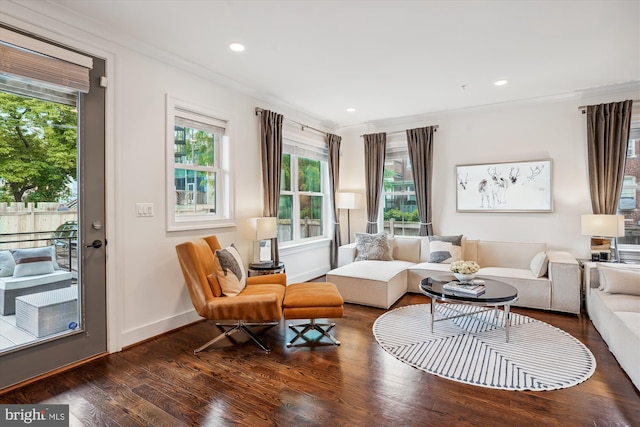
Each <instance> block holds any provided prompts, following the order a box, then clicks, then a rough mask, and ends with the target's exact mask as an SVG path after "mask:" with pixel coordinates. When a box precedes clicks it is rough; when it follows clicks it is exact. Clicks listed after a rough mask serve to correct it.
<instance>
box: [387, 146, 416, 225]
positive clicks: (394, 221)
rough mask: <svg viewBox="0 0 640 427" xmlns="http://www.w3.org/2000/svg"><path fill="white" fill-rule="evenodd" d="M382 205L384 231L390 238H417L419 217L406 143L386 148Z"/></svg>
mask: <svg viewBox="0 0 640 427" xmlns="http://www.w3.org/2000/svg"><path fill="white" fill-rule="evenodd" d="M381 205H382V214H383V218H384V230H385V231H387V232H389V233H390V234H392V235H395V234H398V235H403V236H417V235H418V233H419V232H420V217H419V216H418V207H417V203H416V190H415V185H414V183H413V172H412V170H411V161H410V160H409V152H408V151H407V149H406V143H405V147H402V148H394V147H393V146H392V147H391V148H390V147H389V146H387V153H386V159H385V162H384V177H383V195H382V203H381Z"/></svg>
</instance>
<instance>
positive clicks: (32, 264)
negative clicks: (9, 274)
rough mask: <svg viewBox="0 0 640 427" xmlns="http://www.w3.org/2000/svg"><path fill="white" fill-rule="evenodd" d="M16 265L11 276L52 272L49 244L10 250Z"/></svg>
mask: <svg viewBox="0 0 640 427" xmlns="http://www.w3.org/2000/svg"><path fill="white" fill-rule="evenodd" d="M11 254H12V255H13V260H14V261H15V263H16V267H15V268H14V270H13V277H26V276H36V275H38V274H49V273H53V272H54V270H55V268H54V265H53V257H52V256H51V254H52V251H51V246H46V247H42V248H28V249H13V250H12V251H11Z"/></svg>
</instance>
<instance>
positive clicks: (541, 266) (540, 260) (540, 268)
mask: <svg viewBox="0 0 640 427" xmlns="http://www.w3.org/2000/svg"><path fill="white" fill-rule="evenodd" d="M548 265H549V258H547V253H546V252H538V253H537V254H536V255H535V256H534V257H533V258H532V259H531V262H530V263H529V269H530V270H531V272H532V273H533V275H534V276H536V277H542V276H544V275H545V274H547V266H548Z"/></svg>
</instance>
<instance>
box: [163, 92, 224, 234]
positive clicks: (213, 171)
mask: <svg viewBox="0 0 640 427" xmlns="http://www.w3.org/2000/svg"><path fill="white" fill-rule="evenodd" d="M229 127H230V122H229V120H227V119H224V118H221V117H220V115H219V114H216V113H212V112H208V111H206V110H203V109H201V108H199V107H194V106H193V105H188V104H186V103H183V102H181V101H177V100H175V99H173V98H171V97H169V96H168V97H167V229H168V230H169V231H175V230H189V229H198V228H210V227H227V226H230V225H233V217H232V209H231V206H232V205H231V189H230V184H231V180H230V170H229V136H228V130H229Z"/></svg>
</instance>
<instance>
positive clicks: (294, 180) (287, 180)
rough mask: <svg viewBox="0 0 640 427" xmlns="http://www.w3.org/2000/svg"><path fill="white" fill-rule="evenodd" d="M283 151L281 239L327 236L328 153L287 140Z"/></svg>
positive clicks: (279, 220)
mask: <svg viewBox="0 0 640 427" xmlns="http://www.w3.org/2000/svg"><path fill="white" fill-rule="evenodd" d="M283 151H284V154H283V155H282V175H281V182H280V201H279V207H278V241H279V242H280V243H286V242H302V241H306V240H311V239H317V238H320V237H324V236H325V234H326V230H327V226H326V222H327V221H326V218H327V217H328V215H327V214H326V210H327V203H326V201H327V200H328V198H327V195H326V194H325V189H326V188H328V185H327V184H326V179H327V174H328V165H327V160H326V153H314V152H313V151H310V150H301V149H299V148H297V147H293V146H290V145H287V144H285V146H284V149H283Z"/></svg>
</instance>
